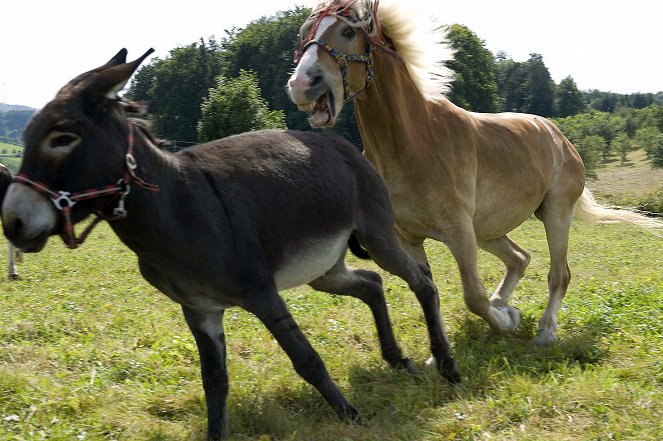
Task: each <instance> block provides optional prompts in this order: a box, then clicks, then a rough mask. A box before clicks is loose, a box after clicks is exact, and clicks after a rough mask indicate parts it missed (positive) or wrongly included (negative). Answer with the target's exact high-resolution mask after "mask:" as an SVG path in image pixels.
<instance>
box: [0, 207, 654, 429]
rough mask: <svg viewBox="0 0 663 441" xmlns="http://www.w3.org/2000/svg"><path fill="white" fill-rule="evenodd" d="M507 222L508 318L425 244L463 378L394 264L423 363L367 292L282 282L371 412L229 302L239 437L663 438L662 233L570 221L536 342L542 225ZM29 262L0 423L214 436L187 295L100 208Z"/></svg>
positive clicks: (1, 375) (7, 328) (402, 306)
mask: <svg viewBox="0 0 663 441" xmlns="http://www.w3.org/2000/svg"><path fill="white" fill-rule="evenodd" d="M512 237H513V238H514V239H515V240H516V241H517V242H518V243H519V244H521V245H522V246H524V247H525V248H527V249H528V250H530V251H531V253H532V263H531V265H530V268H529V270H528V272H527V275H526V276H525V278H524V279H523V281H522V282H521V284H520V285H519V288H518V289H517V291H516V294H515V295H514V299H513V304H514V305H515V306H517V307H518V308H520V309H521V311H522V313H523V323H522V325H521V327H520V329H519V330H518V331H516V332H515V333H512V334H510V335H504V336H501V335H496V334H494V333H492V332H491V331H490V330H489V329H488V327H487V325H486V324H484V323H483V322H482V321H481V320H480V319H479V318H477V317H474V316H473V315H471V314H470V313H469V312H467V310H466V309H465V307H464V305H463V302H462V295H461V290H460V283H459V277H458V275H457V271H456V268H455V264H454V263H453V261H452V259H451V257H450V254H449V252H448V251H447V250H446V248H444V247H443V246H442V245H440V244H437V243H433V242H431V243H429V244H428V252H429V256H430V260H431V263H432V267H433V272H434V276H435V280H436V282H437V285H438V287H439V290H440V294H441V298H442V311H443V315H444V318H445V325H446V328H447V331H448V333H449V337H450V339H451V340H452V343H453V347H454V352H455V356H456V357H457V360H458V362H459V364H460V367H461V369H462V371H463V382H462V384H461V385H460V386H458V387H456V388H452V387H450V386H449V385H448V384H447V383H446V382H445V381H444V380H443V379H442V378H440V376H439V375H438V374H437V373H436V372H434V371H431V370H428V369H426V368H424V367H423V362H424V360H425V359H426V358H427V357H428V355H429V352H428V349H427V346H428V343H427V337H426V330H425V326H424V322H423V316H422V313H421V310H420V308H419V306H418V304H417V302H416V299H415V297H414V295H413V294H412V293H411V292H409V291H408V289H407V288H406V287H405V286H404V283H403V282H402V281H401V280H399V279H396V278H394V277H392V276H390V275H388V274H383V278H384V284H385V291H386V295H387V300H388V302H389V305H390V311H391V314H392V321H393V323H394V327H395V330H396V335H397V338H398V340H399V341H400V342H401V343H402V347H403V349H404V351H405V353H406V354H407V355H408V356H410V357H412V358H413V359H414V360H415V362H416V363H417V365H418V367H419V368H420V373H419V374H418V375H416V376H412V375H408V374H406V373H404V372H400V371H394V370H391V369H390V368H389V367H388V366H387V365H386V364H385V363H384V362H383V361H382V360H381V358H380V354H379V346H378V344H377V340H376V333H375V328H374V325H373V323H372V319H371V314H370V312H369V310H368V308H367V307H366V306H364V305H363V304H361V303H360V302H359V301H358V300H356V299H352V298H344V297H337V296H331V295H328V294H324V293H317V292H313V291H312V290H311V289H309V288H306V287H302V288H298V289H295V290H291V291H287V292H284V293H283V296H284V298H285V299H286V300H287V302H288V304H289V306H290V309H291V312H292V313H293V315H294V316H295V319H296V320H297V321H298V323H299V324H300V326H301V327H302V328H303V330H304V332H305V333H306V334H307V336H308V338H309V339H310V341H311V343H312V344H313V345H314V347H315V348H316V349H317V350H318V351H319V353H320V354H321V356H322V357H323V359H324V360H325V362H326V364H327V367H328V369H329V371H330V372H331V374H332V376H333V378H334V379H335V380H336V381H337V382H338V384H339V385H340V387H341V389H342V390H343V392H344V393H345V394H346V396H347V397H348V399H349V400H350V401H351V402H352V403H353V404H354V405H355V406H356V407H357V408H358V409H359V411H360V412H361V413H362V416H363V420H364V422H363V425H348V424H344V423H341V422H339V421H338V420H337V419H336V417H335V414H334V413H333V411H332V410H331V409H330V408H329V407H328V406H327V404H326V403H325V402H324V400H323V399H322V398H321V397H320V396H319V395H318V393H317V392H316V391H315V390H314V389H313V388H312V387H310V386H309V385H308V384H306V383H305V382H304V381H303V380H301V379H300V378H299V377H298V376H297V374H296V373H295V372H294V370H293V368H292V366H291V365H290V362H289V360H288V359H287V357H286V356H285V354H284V353H283V351H282V350H281V349H280V348H279V347H278V345H277V344H276V342H275V341H274V340H273V339H272V338H271V336H270V335H269V334H268V333H267V331H266V330H265V329H264V327H263V326H262V325H261V324H260V323H259V322H258V321H257V320H256V319H255V318H254V317H252V316H250V315H249V314H247V313H245V312H244V311H242V310H239V309H233V310H229V311H228V312H227V313H226V318H225V325H226V335H227V342H228V365H229V371H230V382H231V392H230V396H229V402H228V409H229V421H230V434H231V435H230V439H232V440H260V441H268V440H307V441H308V440H329V441H331V440H334V441H338V440H367V441H368V440H375V441H377V440H475V439H476V440H483V439H486V440H487V439H500V440H502V439H507V440H509V439H514V440H516V439H517V440H550V439H555V440H563V439H566V440H599V439H600V440H608V439H615V440H655V439H663V425H662V424H661V421H663V272H662V271H661V263H662V262H661V257H662V256H663V241H662V240H661V239H657V238H655V237H653V236H651V235H648V234H646V233H644V232H642V231H639V230H637V229H635V228H631V227H629V226H623V225H590V224H585V223H582V222H576V223H575V224H574V226H573V228H572V232H571V252H570V261H569V264H570V266H571V269H572V272H573V275H574V277H573V280H572V282H571V286H570V289H569V293H568V295H567V297H566V299H565V301H564V303H563V308H562V310H561V312H560V316H559V331H558V337H559V342H558V343H556V344H554V345H553V346H552V347H550V348H539V347H536V346H535V345H534V344H533V342H532V338H533V336H534V332H535V330H536V326H537V320H538V317H539V316H540V314H541V312H542V311H543V308H544V306H545V302H546V300H547V293H546V275H547V271H548V267H547V261H548V252H547V248H546V245H545V239H544V234H543V227H542V225H541V224H540V223H539V222H537V221H534V220H531V221H528V222H526V223H525V224H524V225H523V226H522V227H520V228H519V229H518V230H516V231H515V232H514V233H513V235H512ZM353 262H354V263H355V264H356V265H357V266H362V267H365V268H368V267H371V268H374V266H373V264H372V263H370V262H369V263H365V262H361V263H357V262H355V261H353ZM480 266H481V273H482V276H483V278H484V282H485V283H486V284H487V286H489V287H494V286H495V285H496V284H497V283H498V282H499V280H500V278H501V276H502V268H501V264H500V263H498V262H497V261H496V260H495V259H494V258H493V257H492V256H488V255H486V254H481V256H480ZM19 272H20V274H21V280H20V281H18V282H8V281H6V280H5V278H4V277H3V280H2V281H1V282H0V439H1V440H40V439H49V440H153V441H157V440H159V441H166V440H173V441H174V440H198V439H203V437H204V432H205V427H206V426H205V425H206V415H205V405H204V398H203V391H202V386H201V381H200V374H199V366H198V355H197V351H196V348H195V344H194V341H193V338H192V336H191V335H190V333H189V331H188V329H187V328H186V325H185V323H184V320H183V318H182V316H181V312H180V310H179V308H178V306H177V305H176V304H174V303H173V302H171V301H170V300H168V299H167V298H166V297H165V296H163V295H162V294H160V293H159V292H157V291H156V290H155V289H153V288H151V287H150V286H149V285H148V284H147V283H146V282H145V281H143V279H142V278H141V277H140V275H139V274H138V271H137V267H136V259H135V257H134V255H133V254H132V253H131V252H130V251H129V250H128V249H127V248H125V247H124V245H122V244H121V243H120V242H119V240H118V239H117V238H116V237H115V236H114V234H113V233H112V232H111V230H110V229H109V228H108V227H107V226H106V225H102V226H101V227H100V228H98V230H96V231H95V232H94V233H93V234H92V236H91V237H90V238H89V240H88V241H87V242H86V243H85V245H84V246H83V247H82V248H81V249H79V250H76V251H71V250H67V249H65V248H64V246H63V245H62V243H61V242H60V240H59V239H57V238H53V239H51V241H50V242H49V244H48V246H47V248H46V249H45V250H44V251H43V252H42V253H40V254H36V255H35V254H31V255H26V256H25V261H24V263H23V264H21V265H20V268H19Z"/></svg>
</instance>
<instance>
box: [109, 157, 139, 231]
mask: <svg viewBox="0 0 663 441" xmlns="http://www.w3.org/2000/svg"><path fill="white" fill-rule="evenodd" d="M129 156H130V155H127V165H129ZM131 158H132V159H133V156H131ZM134 161H135V159H134ZM117 185H118V186H119V187H122V188H123V190H122V192H121V193H120V200H119V201H118V203H117V207H115V208H114V209H113V215H114V216H117V217H120V218H125V217H127V215H128V214H129V212H128V211H127V209H126V206H125V204H124V200H125V199H126V198H127V195H128V194H129V193H130V192H131V185H129V183H128V182H126V181H125V180H124V179H120V180H119V181H117Z"/></svg>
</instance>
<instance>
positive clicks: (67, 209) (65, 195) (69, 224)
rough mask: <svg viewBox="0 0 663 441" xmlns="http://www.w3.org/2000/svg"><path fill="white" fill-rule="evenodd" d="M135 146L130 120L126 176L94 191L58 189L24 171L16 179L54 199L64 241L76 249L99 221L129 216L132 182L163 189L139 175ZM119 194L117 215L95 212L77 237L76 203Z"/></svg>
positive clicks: (149, 188) (154, 188)
mask: <svg viewBox="0 0 663 441" xmlns="http://www.w3.org/2000/svg"><path fill="white" fill-rule="evenodd" d="M133 147H134V125H133V124H132V123H131V122H129V135H128V146H127V151H126V153H125V155H124V159H125V160H124V162H125V165H126V169H125V172H124V176H123V177H122V178H120V179H119V180H118V181H117V182H116V183H115V184H111V185H107V186H105V187H100V188H93V189H90V190H85V191H79V192H75V193H71V192H68V191H62V190H60V191H54V190H51V189H50V188H49V187H48V186H47V185H46V184H43V183H41V182H38V181H34V180H32V179H30V178H29V177H28V176H27V175H25V174H21V173H19V174H17V175H16V176H14V182H18V183H19V184H23V185H27V186H28V187H31V188H32V189H34V190H36V191H38V192H39V193H41V194H43V195H44V196H46V197H47V198H49V199H50V200H51V201H52V202H53V205H55V208H56V209H57V210H58V211H60V212H61V213H62V218H63V221H64V222H63V227H62V232H61V233H60V237H61V238H62V241H63V242H64V243H65V245H66V246H67V247H68V248H70V249H75V248H78V246H79V245H81V244H82V243H83V242H84V241H85V239H86V238H87V236H88V234H90V232H92V230H93V229H94V227H95V226H97V224H98V223H99V222H101V221H102V220H117V219H123V218H125V217H127V214H128V212H127V209H126V207H125V199H126V197H127V195H128V194H129V192H130V191H131V185H130V184H131V182H135V183H136V184H137V185H138V186H139V187H141V188H143V189H145V190H147V191H151V192H157V191H159V186H158V185H156V184H151V183H149V182H147V181H145V180H144V179H142V178H141V177H139V176H138V175H137V174H136V170H137V168H138V163H137V162H136V158H135V157H134V155H133ZM115 195H119V196H120V197H119V200H118V204H117V207H115V208H114V209H113V214H112V215H110V216H109V215H105V214H103V213H102V212H101V211H97V212H95V213H94V214H95V216H96V218H95V219H94V220H93V221H92V222H91V223H90V225H88V226H87V227H86V228H85V230H84V231H83V232H82V233H81V234H80V236H78V237H76V233H75V231H74V222H73V221H72V219H71V211H72V208H73V206H74V205H76V204H77V203H78V202H81V201H87V200H91V199H98V198H102V197H107V196H115Z"/></svg>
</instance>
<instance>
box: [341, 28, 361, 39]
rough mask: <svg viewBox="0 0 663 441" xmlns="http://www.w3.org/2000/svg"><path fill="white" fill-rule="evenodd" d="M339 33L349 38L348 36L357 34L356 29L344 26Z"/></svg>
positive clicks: (351, 36)
mask: <svg viewBox="0 0 663 441" xmlns="http://www.w3.org/2000/svg"><path fill="white" fill-rule="evenodd" d="M341 35H343V37H345V38H348V39H350V38H353V37H354V36H355V35H357V31H355V30H354V29H352V28H346V29H345V30H344V31H343V34H341Z"/></svg>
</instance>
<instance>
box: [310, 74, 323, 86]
mask: <svg viewBox="0 0 663 441" xmlns="http://www.w3.org/2000/svg"><path fill="white" fill-rule="evenodd" d="M322 80H323V78H322V75H316V76H314V77H313V78H311V86H317V85H319V84H320V83H322Z"/></svg>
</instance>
